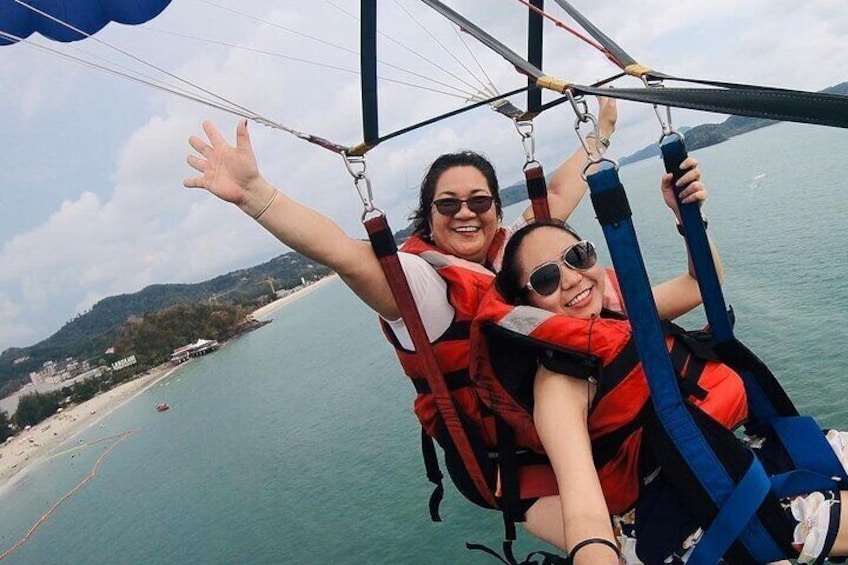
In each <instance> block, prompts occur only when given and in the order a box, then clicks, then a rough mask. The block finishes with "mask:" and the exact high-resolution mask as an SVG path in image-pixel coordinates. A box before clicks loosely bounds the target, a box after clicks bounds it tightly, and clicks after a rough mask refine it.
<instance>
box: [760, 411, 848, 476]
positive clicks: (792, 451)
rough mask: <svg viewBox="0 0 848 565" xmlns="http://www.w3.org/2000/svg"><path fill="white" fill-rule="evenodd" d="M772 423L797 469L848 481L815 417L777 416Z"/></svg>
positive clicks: (772, 427)
mask: <svg viewBox="0 0 848 565" xmlns="http://www.w3.org/2000/svg"><path fill="white" fill-rule="evenodd" d="M769 424H770V426H771V429H772V430H774V433H775V434H777V437H778V439H779V440H780V443H782V444H783V447H784V448H785V449H786V452H787V453H788V454H789V457H790V458H791V459H792V462H793V463H794V464H795V467H796V468H798V469H804V470H805V471H812V472H814V473H819V474H821V475H824V476H825V477H838V478H839V480H842V481H848V476H846V474H845V469H844V468H843V467H842V463H840V462H839V459H837V457H836V454H835V453H834V452H833V448H831V447H830V444H829V443H828V441H827V439H826V438H825V437H824V434H823V433H822V431H821V429H820V428H819V426H818V424H817V423H816V421H815V420H814V419H813V418H811V417H809V416H796V417H794V418H775V419H774V420H772V421H771V422H769Z"/></svg>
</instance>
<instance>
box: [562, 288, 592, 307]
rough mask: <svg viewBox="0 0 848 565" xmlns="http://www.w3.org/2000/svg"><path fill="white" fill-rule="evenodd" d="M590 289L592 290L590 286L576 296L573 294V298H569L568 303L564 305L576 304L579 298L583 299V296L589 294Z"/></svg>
mask: <svg viewBox="0 0 848 565" xmlns="http://www.w3.org/2000/svg"><path fill="white" fill-rule="evenodd" d="M591 290H592V289H591V288H587V289H586V290H584V291H582V292H580V293H579V294H578V295H577V296H575V297H574V298H572V299H571V300H569V301H568V303H567V304H566V306H574V305H575V304H577V303H578V302H580V301H581V300H583V299H584V298H586V297H587V296H589V292H590V291H591Z"/></svg>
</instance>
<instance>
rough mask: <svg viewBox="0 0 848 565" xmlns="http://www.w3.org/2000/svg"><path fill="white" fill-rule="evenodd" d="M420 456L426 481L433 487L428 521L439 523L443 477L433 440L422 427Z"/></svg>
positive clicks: (443, 490) (443, 491)
mask: <svg viewBox="0 0 848 565" xmlns="http://www.w3.org/2000/svg"><path fill="white" fill-rule="evenodd" d="M421 454H422V455H423V456H424V470H425V471H426V473H427V480H428V481H430V482H431V483H433V485H434V488H433V492H432V494H430V501H429V506H430V520H432V521H433V522H441V521H442V517H441V516H439V505H440V504H441V503H442V498H443V497H444V496H445V486H444V484H442V479H443V478H444V475H443V474H442V471H441V470H440V469H439V459H438V457H436V446H435V445H433V438H431V437H430V436H429V435H428V434H427V430H425V429H424V427H423V426H422V427H421Z"/></svg>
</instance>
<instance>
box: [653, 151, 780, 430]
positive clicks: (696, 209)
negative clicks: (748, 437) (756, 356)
mask: <svg viewBox="0 0 848 565" xmlns="http://www.w3.org/2000/svg"><path fill="white" fill-rule="evenodd" d="M660 149H661V150H662V155H663V162H664V163H665V170H666V171H667V172H669V173H671V174H672V175H673V178H674V181H677V179H679V178H680V177H681V176H683V171H681V170H680V164H681V163H683V161H684V160H685V159H686V157H687V156H688V155H687V153H686V147H685V146H684V145H683V140H682V139H681V138H680V137H679V136H675V137H671V136H669V137H667V138H666V141H665V142H664V143H663V144H662V145H661V146H660ZM680 190H682V189H675V198H677V205H678V207H679V209H680V216H681V220H682V222H683V232H684V233H685V235H686V246H687V247H688V249H689V256H690V257H691V258H692V265H693V266H694V267H695V275H696V278H697V279H698V286H699V288H700V289H701V296H702V297H703V300H704V311H705V312H706V315H707V320H708V321H709V323H710V329H711V330H712V332H713V336H714V337H715V340H716V343H717V344H721V343H724V342H729V341H734V340H735V338H734V336H733V326H732V324H731V323H730V317H729V316H728V314H727V305H726V303H725V300H724V293H723V292H722V290H721V282H720V281H719V279H718V273H717V272H716V267H715V262H714V261H713V255H712V252H711V251H710V243H709V240H708V239H707V230H706V228H705V227H704V224H703V222H702V221H701V210H700V206H699V205H698V203H697V202H690V203H689V204H682V203H681V202H680V198H679V192H680ZM740 375H741V376H742V378H743V379H744V381H745V388H746V390H747V393H748V404H749V407H750V411H751V416H752V417H753V418H754V420H758V421H767V420H770V419H771V418H774V417H776V416H778V415H779V414H778V411H777V410H776V409H775V407H774V404H773V403H772V402H771V400H769V398H768V395H767V394H766V392H765V391H764V390H763V388H762V386H760V383H759V381H758V380H757V379H756V378H755V377H754V375H752V374H751V373H750V372H749V371H740Z"/></svg>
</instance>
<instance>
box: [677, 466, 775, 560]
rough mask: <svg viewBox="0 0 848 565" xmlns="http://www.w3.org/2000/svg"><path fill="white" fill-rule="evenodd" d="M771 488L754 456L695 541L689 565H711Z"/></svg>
mask: <svg viewBox="0 0 848 565" xmlns="http://www.w3.org/2000/svg"><path fill="white" fill-rule="evenodd" d="M770 488H771V482H770V481H769V478H768V477H767V476H766V472H765V470H764V469H763V466H762V465H761V464H760V462H759V460H758V459H757V458H756V457H753V458H752V459H751V465H750V467H748V471H747V472H746V473H745V476H743V477H742V480H740V481H739V483H738V484H737V485H736V488H735V489H733V492H732V493H731V495H730V496H729V497H727V499H726V500H725V501H724V502H723V503H722V505H721V510H719V513H718V515H717V516H716V517H715V519H713V521H712V523H711V524H710V526H709V528H707V529H706V531H705V532H704V535H703V537H702V538H701V539H700V541H698V545H696V546H695V550H694V551H693V552H692V555H690V556H689V561H687V563H688V564H689V565H713V564H714V563H718V562H719V559H720V558H721V556H722V555H724V554H725V552H726V551H727V550H728V549H729V548H730V546H731V545H732V544H733V542H734V541H735V540H736V539H737V538H739V537H740V535H741V534H742V531H743V530H744V529H745V528H746V527H747V526H748V523H749V522H750V521H751V519H752V518H754V517H755V515H756V512H757V509H758V508H759V507H760V505H761V504H762V503H763V501H764V500H765V498H766V495H767V494H768V493H769V489H770Z"/></svg>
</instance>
